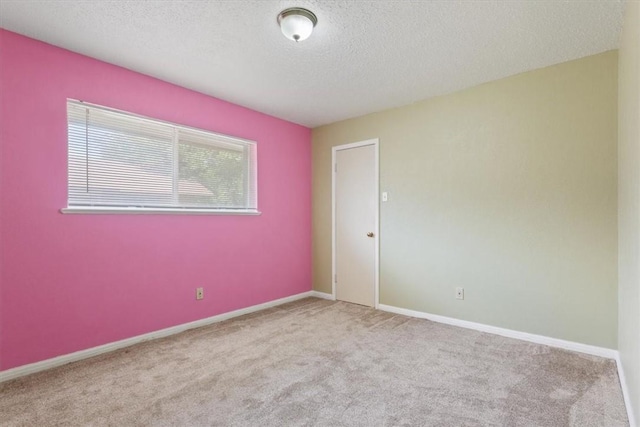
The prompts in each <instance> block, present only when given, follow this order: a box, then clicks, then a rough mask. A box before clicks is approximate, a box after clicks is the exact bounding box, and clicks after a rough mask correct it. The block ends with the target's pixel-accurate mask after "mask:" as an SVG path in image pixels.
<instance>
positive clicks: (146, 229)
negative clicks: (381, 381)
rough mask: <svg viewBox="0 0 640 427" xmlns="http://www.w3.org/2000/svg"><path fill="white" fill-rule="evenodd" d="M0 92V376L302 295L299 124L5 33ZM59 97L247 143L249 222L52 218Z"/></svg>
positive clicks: (307, 197)
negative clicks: (252, 156) (253, 212)
mask: <svg viewBox="0 0 640 427" xmlns="http://www.w3.org/2000/svg"><path fill="white" fill-rule="evenodd" d="M0 97H1V101H0V197H1V203H0V251H1V252H0V312H1V313H0V321H1V323H0V327H1V330H0V345H1V347H0V370H5V369H9V368H12V367H16V366H20V365H24V364H27V363H32V362H37V361H40V360H44V359H48V358H51V357H55V356H58V355H62V354H67V353H71V352H74V351H78V350H82V349H86V348H89V347H93V346H97V345H100V344H105V343H109V342H112V341H117V340H121V339H124V338H127V337H132V336H135V335H139V334H143V333H146V332H150V331H154V330H158V329H161V328H166V327H169V326H173V325H178V324H181V323H185V322H189V321H193V320H197V319H201V318H205V317H209V316H213V315H215V314H219V313H224V312H227V311H231V310H235V309H239V308H243V307H247V306H251V305H255V304H259V303H262V302H266V301H270V300H274V299H277V298H281V297H286V296H288V295H293V294H297V293H300V292H304V291H308V290H310V289H311V132H310V130H309V129H307V128H305V127H302V126H298V125H295V124H292V123H289V122H286V121H283V120H280V119H276V118H273V117H270V116H267V115H264V114H261V113H257V112H255V111H252V110H248V109H246V108H243V107H239V106H237V105H233V104H230V103H227V102H223V101H220V100H218V99H215V98H211V97H208V96H205V95H202V94H199V93H196V92H192V91H189V90H187V89H184V88H180V87H178V86H174V85H171V84H169V83H165V82H162V81H160V80H156V79H154V78H151V77H148V76H144V75H141V74H138V73H134V72H132V71H129V70H126V69H123V68H119V67H116V66H113V65H110V64H106V63H104V62H100V61H97V60H95V59H91V58H88V57H84V56H81V55H78V54H75V53H71V52H69V51H65V50H62V49H59V48H56V47H53V46H50V45H47V44H44V43H41V42H38V41H35V40H32V39H29V38H26V37H22V36H20V35H17V34H14V33H11V32H7V31H4V30H0ZM67 98H74V99H81V100H84V101H88V102H92V103H96V104H100V105H105V106H109V107H113V108H118V109H122V110H126V111H131V112H134V113H138V114H142V115H146V116H150V117H155V118H158V119H162V120H167V121H170V122H174V123H179V124H184V125H188V126H193V127H198V128H202V129H209V130H212V131H216V132H221V133H225V134H229V135H235V136H239V137H242V138H247V139H251V140H255V141H257V142H258V174H259V175H258V191H259V209H260V210H261V211H262V215H261V216H188V215H185V216H178V215H176V216H173V215H155V216H154V215H139V216H135V215H63V214H61V213H60V212H59V209H60V208H62V207H64V206H66V202H67V187H66V179H67V176H66V173H67V159H66V155H67V140H66V138H67V136H66V99H67ZM198 286H203V287H204V288H205V299H204V300H202V301H196V300H195V297H194V292H195V288H196V287H198Z"/></svg>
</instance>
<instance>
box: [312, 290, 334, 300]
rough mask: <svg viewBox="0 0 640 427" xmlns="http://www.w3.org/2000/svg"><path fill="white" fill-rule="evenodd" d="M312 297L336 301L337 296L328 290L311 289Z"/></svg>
mask: <svg viewBox="0 0 640 427" xmlns="http://www.w3.org/2000/svg"><path fill="white" fill-rule="evenodd" d="M310 296H312V297H316V298H322V299H328V300H331V301H335V300H336V297H334V296H333V295H331V294H328V293H326V292H320V291H311V295H310Z"/></svg>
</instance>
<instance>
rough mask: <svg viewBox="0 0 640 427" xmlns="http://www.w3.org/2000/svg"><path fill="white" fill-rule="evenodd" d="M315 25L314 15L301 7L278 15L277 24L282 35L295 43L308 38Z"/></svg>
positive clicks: (316, 20) (286, 10)
mask: <svg viewBox="0 0 640 427" xmlns="http://www.w3.org/2000/svg"><path fill="white" fill-rule="evenodd" d="M317 23H318V18H316V15H314V14H313V12H311V11H310V10H307V9H303V8H301V7H290V8H289V9H285V10H283V11H282V12H280V14H279V15H278V24H279V25H280V29H281V30H282V34H284V36H285V37H286V38H288V39H290V40H293V41H295V42H300V41H302V40H305V39H306V38H308V37H309V36H310V35H311V32H312V31H313V27H315V26H316V24H317Z"/></svg>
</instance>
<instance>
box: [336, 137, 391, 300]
mask: <svg viewBox="0 0 640 427" xmlns="http://www.w3.org/2000/svg"><path fill="white" fill-rule="evenodd" d="M367 145H373V146H374V148H375V181H376V182H375V187H374V188H375V192H376V211H375V225H374V230H373V232H374V233H375V236H374V239H375V244H374V246H375V261H374V263H375V272H374V277H375V280H374V282H375V284H374V308H378V305H379V303H380V281H379V276H380V274H379V273H380V269H379V266H380V143H379V140H378V138H374V139H368V140H366V141H360V142H354V143H351V144H343V145H337V146H335V147H333V148H332V149H331V296H332V297H333V299H334V300H335V299H336V153H337V152H338V151H340V150H348V149H350V148H358V147H364V146H367Z"/></svg>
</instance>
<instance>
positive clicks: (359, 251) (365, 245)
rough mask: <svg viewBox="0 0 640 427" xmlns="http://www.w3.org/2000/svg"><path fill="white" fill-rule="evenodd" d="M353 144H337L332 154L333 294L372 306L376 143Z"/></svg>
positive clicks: (375, 235) (375, 207)
mask: <svg viewBox="0 0 640 427" xmlns="http://www.w3.org/2000/svg"><path fill="white" fill-rule="evenodd" d="M352 145H356V146H355V147H353V146H352ZM352 145H347V146H343V147H351V148H340V147H336V149H335V157H334V159H335V165H334V214H335V217H334V221H335V223H334V226H335V234H334V239H335V240H334V251H335V253H334V268H335V271H334V284H335V290H336V293H335V294H336V299H338V300H341V301H347V302H351V303H356V304H362V305H366V306H369V307H374V306H375V298H376V296H375V293H376V284H375V281H376V247H377V246H376V241H377V213H378V205H377V199H378V198H377V191H378V190H377V176H376V175H377V174H376V161H377V156H376V150H377V145H375V144H367V145H358V144H352Z"/></svg>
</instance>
